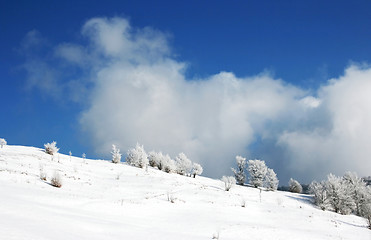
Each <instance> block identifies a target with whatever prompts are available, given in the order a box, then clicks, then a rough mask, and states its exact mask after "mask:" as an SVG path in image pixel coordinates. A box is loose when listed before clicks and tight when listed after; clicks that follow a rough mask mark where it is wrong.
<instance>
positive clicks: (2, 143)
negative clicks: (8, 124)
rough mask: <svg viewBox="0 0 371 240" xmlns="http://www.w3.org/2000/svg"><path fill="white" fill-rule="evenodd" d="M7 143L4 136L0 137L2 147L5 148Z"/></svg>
mask: <svg viewBox="0 0 371 240" xmlns="http://www.w3.org/2000/svg"><path fill="white" fill-rule="evenodd" d="M6 144H7V142H6V140H5V139H4V138H0V145H1V148H3V147H4V146H5V145H6Z"/></svg>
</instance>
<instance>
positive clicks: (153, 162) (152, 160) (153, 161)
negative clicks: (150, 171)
mask: <svg viewBox="0 0 371 240" xmlns="http://www.w3.org/2000/svg"><path fill="white" fill-rule="evenodd" d="M160 154H161V155H162V153H160V152H155V151H151V152H149V153H148V164H149V165H150V166H151V167H157V163H158V162H159V161H161V160H160V158H161V156H160ZM160 170H161V169H160Z"/></svg>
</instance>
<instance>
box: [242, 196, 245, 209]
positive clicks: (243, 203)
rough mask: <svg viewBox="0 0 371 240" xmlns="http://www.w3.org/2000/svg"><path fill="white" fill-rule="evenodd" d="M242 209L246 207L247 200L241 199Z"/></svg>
mask: <svg viewBox="0 0 371 240" xmlns="http://www.w3.org/2000/svg"><path fill="white" fill-rule="evenodd" d="M241 207H243V208H244V207H246V199H244V198H242V199H241Z"/></svg>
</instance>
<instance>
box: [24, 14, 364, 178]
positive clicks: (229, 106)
mask: <svg viewBox="0 0 371 240" xmlns="http://www.w3.org/2000/svg"><path fill="white" fill-rule="evenodd" d="M81 34H82V36H83V37H84V39H85V40H86V43H83V44H81V43H79V44H77V43H63V44H60V45H58V46H56V47H54V48H53V50H52V54H49V57H48V58H50V59H52V61H50V60H49V61H45V58H44V60H40V61H38V64H41V66H43V68H40V69H38V70H37V73H38V74H39V71H45V72H51V73H53V74H52V75H51V77H50V78H48V79H46V80H45V81H47V83H48V84H49V85H47V86H48V89H49V88H50V89H53V88H56V89H62V90H61V92H63V94H64V96H66V95H68V96H69V97H70V99H72V100H75V101H80V102H83V104H84V106H86V107H85V108H84V109H83V110H82V112H81V114H80V124H81V128H82V129H83V132H84V134H87V135H89V136H90V139H91V144H92V145H93V146H94V147H95V149H96V150H97V152H98V153H100V154H103V155H106V156H107V153H109V151H110V148H111V144H112V143H114V144H116V145H118V146H119V147H120V148H121V149H122V150H124V149H128V148H130V147H132V146H134V145H135V144H136V142H140V143H141V144H144V147H145V149H146V150H149V151H150V150H158V151H163V152H165V153H169V154H171V155H172V156H175V155H176V154H178V153H179V152H185V153H186V154H187V155H188V156H189V157H190V158H191V159H192V160H193V161H195V162H199V163H201V164H202V165H203V166H204V170H205V174H206V175H208V176H212V177H220V176H221V175H222V174H231V172H230V167H232V166H234V162H235V159H234V157H235V156H236V155H243V156H246V157H247V158H251V157H254V158H255V157H258V158H261V157H263V158H264V160H266V161H267V162H268V165H269V166H272V167H274V169H275V171H276V172H277V173H278V177H279V178H281V179H284V180H287V179H288V178H289V177H294V178H297V179H299V180H301V181H310V180H312V179H314V178H317V179H319V178H323V177H324V176H325V175H326V174H327V173H330V172H333V173H336V174H343V173H344V171H347V170H352V171H357V172H358V173H359V174H360V175H370V173H369V172H368V171H367V167H366V166H367V163H368V161H369V160H368V158H369V156H371V148H369V147H368V139H370V138H371V127H370V124H369V123H370V122H371V111H370V110H371V95H370V94H369V93H370V92H371V68H370V67H368V66H357V65H351V66H350V67H348V68H347V69H346V70H345V73H344V75H343V76H341V77H339V78H337V79H330V80H329V81H328V82H327V83H325V85H323V86H322V87H320V88H319V89H317V90H316V91H315V92H313V91H309V90H306V89H302V88H300V87H298V86H293V85H290V84H288V83H286V82H284V81H283V80H281V79H275V78H273V77H272V76H270V75H269V73H262V74H260V75H257V76H249V77H237V76H235V75H234V74H233V73H231V72H223V71H221V72H220V73H218V74H215V75H211V76H209V77H208V78H205V79H187V78H186V77H185V72H186V70H187V64H185V63H183V62H181V61H179V60H177V59H176V58H175V57H174V56H173V52H172V50H171V48H170V46H169V44H168V42H167V37H166V35H165V34H164V33H162V32H160V31H157V30H155V29H152V28H144V29H136V28H133V27H132V26H131V25H130V23H129V22H128V21H127V20H126V19H123V18H110V19H107V18H94V19H91V20H89V21H87V22H86V23H85V24H84V26H83V27H82V31H81ZM33 41H34V38H33ZM28 59H29V60H28V61H27V62H26V63H25V70H26V71H27V72H28V76H29V78H28V81H29V83H31V84H32V86H33V87H38V88H40V90H45V89H43V88H45V85H43V81H44V80H43V79H42V78H37V75H36V77H35V73H34V72H33V71H31V70H32V69H36V68H34V67H33V68H30V69H28V68H27V66H29V65H30V64H31V63H32V62H35V60H34V59H35V58H34V57H32V58H28ZM31 60H32V61H31ZM51 63H53V65H52V64H51ZM66 69H67V70H68V71H66ZM66 72H67V73H66ZM42 76H44V75H42ZM53 94H54V95H58V94H57V93H54V92H53ZM282 184H285V182H283V183H282Z"/></svg>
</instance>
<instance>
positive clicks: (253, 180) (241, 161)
mask: <svg viewBox="0 0 371 240" xmlns="http://www.w3.org/2000/svg"><path fill="white" fill-rule="evenodd" d="M236 163H237V168H236V169H235V168H232V172H233V174H234V178H235V180H236V183H237V184H238V185H244V184H245V181H246V172H245V170H246V164H247V171H248V173H249V183H250V184H251V185H252V186H254V187H256V188H257V187H265V188H267V190H271V191H275V190H277V188H278V182H279V181H278V178H277V175H276V173H275V172H274V170H273V169H270V168H268V167H267V165H266V164H265V162H264V161H263V160H249V161H247V162H246V158H244V157H241V156H236Z"/></svg>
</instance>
